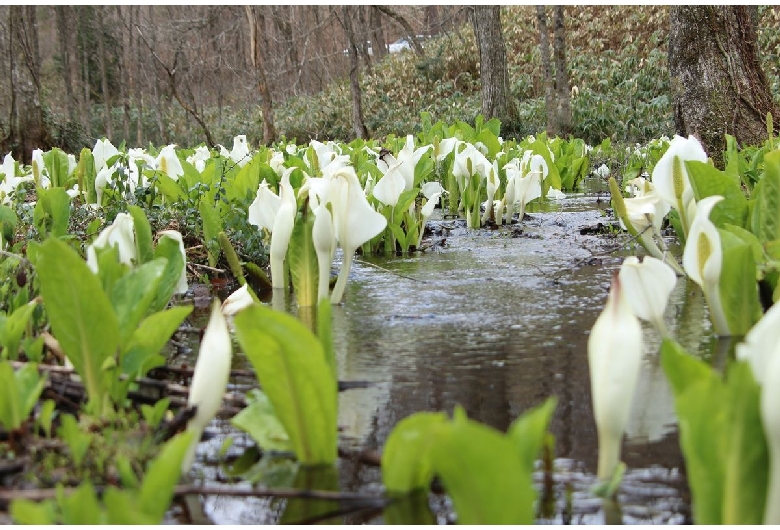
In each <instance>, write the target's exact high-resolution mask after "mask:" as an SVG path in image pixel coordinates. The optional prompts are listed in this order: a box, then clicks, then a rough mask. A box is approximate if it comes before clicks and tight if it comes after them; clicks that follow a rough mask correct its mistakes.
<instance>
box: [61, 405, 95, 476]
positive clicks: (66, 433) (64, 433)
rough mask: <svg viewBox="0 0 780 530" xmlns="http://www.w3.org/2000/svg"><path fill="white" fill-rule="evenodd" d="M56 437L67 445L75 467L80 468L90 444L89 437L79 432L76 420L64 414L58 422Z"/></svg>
mask: <svg viewBox="0 0 780 530" xmlns="http://www.w3.org/2000/svg"><path fill="white" fill-rule="evenodd" d="M57 436H59V437H60V438H62V439H63V440H64V441H65V443H66V444H67V445H68V449H70V454H71V456H72V457H73V463H74V464H75V465H76V467H78V466H80V465H81V462H82V461H83V460H84V456H85V455H86V454H87V449H89V446H90V444H91V443H92V438H91V437H90V435H89V434H87V433H85V432H83V431H82V430H81V427H80V426H79V424H78V421H77V420H76V418H74V417H73V416H71V415H70V414H65V415H64V416H62V418H61V420H60V428H59V429H57Z"/></svg>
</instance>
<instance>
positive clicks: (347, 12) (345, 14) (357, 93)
mask: <svg viewBox="0 0 780 530" xmlns="http://www.w3.org/2000/svg"><path fill="white" fill-rule="evenodd" d="M352 13H353V11H352V9H351V6H342V7H341V18H340V19H339V21H340V22H341V25H342V26H343V28H344V33H346V34H347V39H349V88H350V91H351V93H352V132H354V133H355V137H356V138H368V129H367V128H366V124H365V121H364V120H363V101H362V99H363V94H362V91H361V90H360V71H359V64H358V49H357V44H356V43H355V32H354V30H353V29H352Z"/></svg>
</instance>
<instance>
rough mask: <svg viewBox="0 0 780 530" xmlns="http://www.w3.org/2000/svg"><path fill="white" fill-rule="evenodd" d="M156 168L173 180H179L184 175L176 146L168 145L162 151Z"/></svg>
mask: <svg viewBox="0 0 780 530" xmlns="http://www.w3.org/2000/svg"><path fill="white" fill-rule="evenodd" d="M155 168H157V169H158V170H159V171H162V172H163V173H165V174H166V175H168V176H169V177H170V178H172V179H173V180H179V177H181V176H182V175H184V168H183V167H182V165H181V162H180V161H179V157H178V156H176V146H175V145H174V144H171V145H166V146H165V147H163V148H162V149H160V154H159V155H157V158H156V159H155Z"/></svg>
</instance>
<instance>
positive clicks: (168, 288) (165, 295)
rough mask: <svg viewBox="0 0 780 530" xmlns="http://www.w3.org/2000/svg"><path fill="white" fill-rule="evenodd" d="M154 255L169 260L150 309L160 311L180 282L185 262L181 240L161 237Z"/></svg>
mask: <svg viewBox="0 0 780 530" xmlns="http://www.w3.org/2000/svg"><path fill="white" fill-rule="evenodd" d="M154 257H155V258H165V259H166V260H168V263H167V264H166V266H165V271H164V272H163V274H162V278H161V279H160V283H159V286H158V288H157V292H156V294H155V296H154V300H153V301H152V303H151V305H150V306H149V311H160V310H162V309H164V308H165V307H166V306H167V305H168V302H170V301H171V297H172V296H173V291H175V290H176V284H177V283H178V282H179V277H180V276H181V271H182V269H184V267H185V263H184V256H182V255H181V248H180V247H179V242H178V241H176V240H175V239H173V238H171V237H163V238H160V241H159V242H158V243H157V247H156V248H155V249H154Z"/></svg>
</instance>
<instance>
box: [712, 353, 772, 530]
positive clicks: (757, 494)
mask: <svg viewBox="0 0 780 530" xmlns="http://www.w3.org/2000/svg"><path fill="white" fill-rule="evenodd" d="M726 386H727V387H728V395H727V396H726V402H727V403H728V404H729V411H730V417H729V419H728V426H729V427H728V429H727V431H726V433H725V434H726V435H727V436H728V452H727V453H726V454H725V455H724V456H725V469H726V475H725V492H724V503H723V524H735V525H736V524H752V525H759V524H762V523H763V519H764V504H765V502H766V492H767V482H768V469H769V454H768V450H767V446H766V440H765V438H764V430H763V427H762V422H761V414H760V410H761V399H760V396H761V389H760V387H759V386H758V384H757V383H756V381H755V380H754V379H753V373H752V372H751V368H750V365H749V364H748V363H745V362H737V363H732V364H731V365H730V366H729V369H728V375H727V377H726Z"/></svg>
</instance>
